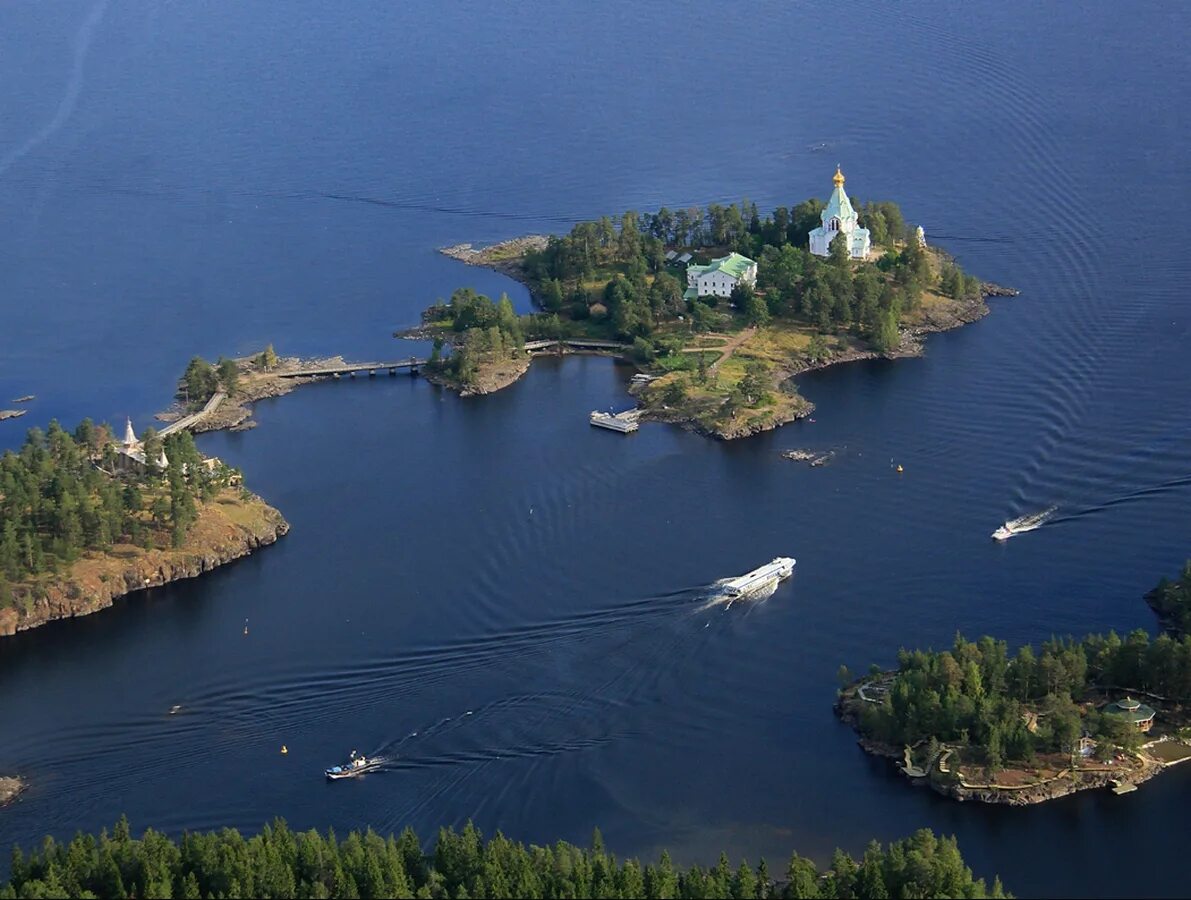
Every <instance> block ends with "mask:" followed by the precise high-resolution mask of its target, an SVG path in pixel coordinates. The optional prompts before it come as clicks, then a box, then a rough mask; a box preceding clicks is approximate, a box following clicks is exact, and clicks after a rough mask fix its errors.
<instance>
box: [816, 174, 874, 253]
mask: <svg viewBox="0 0 1191 900" xmlns="http://www.w3.org/2000/svg"><path fill="white" fill-rule="evenodd" d="M832 181H833V182H835V190H833V191H832V192H831V199H830V200H828V201H827V208H826V209H824V210H823V212H822V214H821V215H820V217H819V219H820V221H821V222H822V223H823V224H822V225H820V226H819V227H818V228H816V229H815V230H814V231H812V232H811V236H810V244H811V247H810V250H811V253H813V254H815V256H830V255H831V242H832V241H833V240H835V238H836V236H837V235H840V234H842V235H843V236H844V240H845V241H847V245H848V255H849V256H850V257H852V259H868V254H869V250H870V249H871V248H872V240H871V238H870V236H869V233H868V229H867V228H861V227H860V223H859V221H858V220H857V218H856V210H855V209H853V208H852V201H851V200H849V199H848V194H847V192H846V191H845V190H844V173H843V172H841V171H840V169H839V166H836V167H835V177H834V178H832Z"/></svg>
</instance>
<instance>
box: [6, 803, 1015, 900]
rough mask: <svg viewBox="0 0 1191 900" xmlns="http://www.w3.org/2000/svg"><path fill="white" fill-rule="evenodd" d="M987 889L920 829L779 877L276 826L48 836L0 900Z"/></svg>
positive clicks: (566, 849)
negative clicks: (250, 830) (65, 838)
mask: <svg viewBox="0 0 1191 900" xmlns="http://www.w3.org/2000/svg"><path fill="white" fill-rule="evenodd" d="M1008 896H1012V895H1010V894H1007V893H1006V892H1005V890H1004V888H1003V887H1002V885H1001V881H1000V879H999V878H994V879H993V882H992V884H991V886H990V885H986V883H985V882H984V880H983V879H977V878H975V877H974V875H973V873H972V870H971V869H970V868H969V867H968V866H967V865H966V864H965V862H964V860H963V857H962V856H961V855H960V851H959V847H958V845H957V843H956V840H955V838H954V837H937V836H936V835H935V834H934V833H933V832H931V831H930V830H929V829H925V828H924V829H920V830H919V831H917V832H915V833H914V834H913V835H912V836H910V837H908V838H905V839H903V840H898V841H892V842H890V843H889V844H888V845H881V844H879V843H878V842H876V841H872V842H870V843H869V845H868V847H867V848H866V849H865V851H864V854H863V856H862V857H861V858H860V859H859V860H856V859H853V858H852V857H851V856H850V855H848V854H847V853H845V852H843V851H842V850H836V851H835V853H834V855H833V856H832V858H831V862H830V864H829V865H828V866H827V867H825V868H822V869H820V868H819V867H818V866H816V865H815V863H814V862H812V861H811V860H809V859H807V858H805V857H802V856H799V855H798V853H793V854H791V857H790V859H789V862H788V863H787V865H786V867H785V870H784V871H783V872H773V873H771V872H770V870H769V866H768V865H767V863H766V862H765V860H764V859H762V860H760V861H759V863H758V864H757V865H756V866H755V867H754V866H752V865H751V864H750V863H749V862H748V861H747V860H741V862H740V863H739V864H738V865H736V866H733V865H732V864H731V863H730V861H729V860H728V857H727V855H726V854H724V853H721V854H720V857H719V862H718V863H717V864H716V865H714V866H707V867H704V866H699V865H693V866H689V867H682V866H678V865H675V864H674V862H673V861H672V859H671V858H670V854H669V853H668V852H666V851H662V853H661V855H660V857H659V859H658V861H657V862H656V863H648V862H647V863H642V862H641V861H639V860H637V859H635V858H628V859H619V858H617V857H616V856H615V855H614V854H612V853H609V852H608V850H607V849H606V848H605V846H604V840H603V837H602V836H601V835H600V832H599V830H598V829H596V831H595V833H594V834H593V835H592V841H591V848H590V849H587V848H582V847H578V846H576V845H574V844H570V843H567V842H565V841H558V842H556V843H554V844H552V845H549V846H544V847H539V846H535V845H530V846H526V845H525V844H523V843H520V842H518V841H511V840H509V839H508V838H506V837H505V836H504V835H502V834H501V833H500V832H497V833H496V835H495V836H493V837H491V838H488V839H485V838H484V835H483V834H481V833H480V831H479V830H478V829H476V828H475V827H474V826H473V825H472V824H471V823H470V822H469V823H468V824H467V825H466V826H464V828H463V829H462V830H461V831H458V832H457V831H455V830H454V829H453V828H441V829H439V831H438V834H437V836H436V839H435V841H434V844H433V846H432V847H430V848H427V847H424V846H423V843H422V841H421V839H420V838H419V837H418V835H417V834H416V833H415V832H414V831H413V830H412V829H411V828H408V827H407V828H406V829H405V830H404V831H402V832H401V833H400V834H399V835H393V834H390V835H388V836H387V837H385V836H382V835H380V834H377V833H376V832H375V831H373V830H372V829H371V828H369V829H368V830H367V831H365V832H359V831H351V832H348V833H347V835H345V836H343V837H342V838H340V837H337V836H336V835H335V833H334V832H333V831H327V832H326V833H325V834H323V833H320V832H318V831H315V830H313V829H311V830H309V831H304V832H295V831H291V830H290V828H289V827H288V826H287V825H286V823H285V821H284V820H283V819H275V820H274V821H273V822H272V823H271V824H268V825H265V826H264V828H262V829H261V831H260V832H259V833H258V834H255V835H250V836H248V837H247V838H245V837H244V836H243V835H241V834H240V832H239V831H238V830H236V829H232V828H224V829H222V830H220V831H218V832H214V831H209V832H189V833H187V834H186V835H184V836H183V837H182V838H181V839H180V840H175V839H172V838H170V837H168V836H167V835H165V834H162V833H161V832H157V831H154V830H152V829H149V830H147V831H146V832H145V833H144V834H143V835H142V836H141V837H140V838H135V837H133V835H132V833H131V828H130V826H129V823H128V820H127V819H126V818H123V817H122V818H121V819H120V820H119V821H118V822H117V823H116V824H115V826H114V827H113V828H112V830H111V831H110V832H109V831H108V830H107V829H104V830H103V831H101V832H100V833H99V834H98V835H92V834H88V835H84V834H81V833H80V834H78V835H76V836H75V837H74V839H73V840H71V841H70V842H69V843H59V842H57V841H55V840H54V839H53V838H52V837H47V838H46V839H45V840H44V841H43V842H42V844H41V845H40V847H39V848H37V849H36V850H34V851H32V852H30V853H28V854H26V853H25V852H23V851H22V850H21V849H20V848H16V849H14V850H13V856H12V866H11V874H10V876H9V880H8V882H7V883H0V900H5V898H14V900H15V898H17V897H97V898H104V900H106V898H117V897H194V898H198V897H229V898H238V897H259V898H288V897H299V898H306V897H310V898H314V897H344V898H347V897H366V898H372V897H418V898H448V897H492V898H509V897H610V898H620V897H626V898H637V897H681V898H696V897H699V898H720V897H722V898H735V900H753V898H804V897H807V898H834V897H972V898H982V897H993V898H1000V897H1008Z"/></svg>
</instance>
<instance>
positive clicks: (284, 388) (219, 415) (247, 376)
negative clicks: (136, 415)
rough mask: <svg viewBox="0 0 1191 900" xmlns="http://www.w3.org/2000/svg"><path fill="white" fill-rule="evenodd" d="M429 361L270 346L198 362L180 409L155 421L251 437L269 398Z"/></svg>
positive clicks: (190, 368) (181, 392)
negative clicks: (281, 350)
mask: <svg viewBox="0 0 1191 900" xmlns="http://www.w3.org/2000/svg"><path fill="white" fill-rule="evenodd" d="M424 364H425V360H421V359H416V358H412V357H411V358H408V359H397V360H389V361H383V362H358V363H352V362H347V361H345V360H344V359H343V357H342V356H328V357H320V358H317V359H300V358H298V357H296V356H289V357H282V356H278V355H277V353H276V352H274V350H273V345H272V344H269V345H268V346H267V347H265V349H264V350H262V351H261V352H260V353H256V354H253V355H251V356H244V357H239V358H236V359H228V358H226V357H222V356H221V357H220V358H219V359H218V360H217V361H216V362H215V363H214V364H212V363H210V362H208V361H207V360H205V359H203V358H202V357H201V356H195V357H193V358H192V359H191V360H190V363H189V364H188V365H187V367H186V371H185V373H184V374H183V376H182V378H181V379H180V380H179V381H178V384H177V390H176V393H175V400H176V402H175V404H174V406H173V407H172V408H171V409H169V410H167V411H165V412H160V413H158V414H157V416H156V417H155V418H157V420H158V421H161V422H167V423H169V424H168V425H166V427H165V429H163V433H164V432H167V431H179V430H182V429H185V430H187V431H191V432H194V433H199V432H204V431H219V430H221V429H230V430H232V431H246V430H247V429H249V428H254V427H255V426H256V422H254V421H253V420H252V418H251V416H252V404H254V403H255V402H256V401H258V400H264V399H266V398H269V397H280V396H282V395H284V394H288V393H289V392H290V391H292V390H294V389H295V388H297V387H300V386H302V385H304V384H313V383H315V382H319V381H323V380H325V379H338V378H340V377H342V376H344V375H347V376H350V377H355V376H356V375H357V374H365V375H375V374H376V373H377V372H382V373H383V372H388V373H389V374H390V375H392V374H396V373H397V372H398V371H405V372H410V373H411V374H417V373H418V371H419V369H420V368H421V367H422V366H423V365H424Z"/></svg>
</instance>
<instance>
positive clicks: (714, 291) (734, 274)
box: [684, 253, 757, 300]
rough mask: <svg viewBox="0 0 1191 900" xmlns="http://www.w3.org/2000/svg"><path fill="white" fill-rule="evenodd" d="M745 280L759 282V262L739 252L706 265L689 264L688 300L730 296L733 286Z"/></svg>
mask: <svg viewBox="0 0 1191 900" xmlns="http://www.w3.org/2000/svg"><path fill="white" fill-rule="evenodd" d="M741 282H744V283H745V284H750V285H753V284H756V283H757V263H756V261H754V260H751V259H749V258H748V257H747V256H741V255H740V254H739V253H729V254H728V255H727V256H721V257H720V258H719V259H713V260H712V261H711V263H710V264H708V265H706V266H687V267H686V283H687V289H686V294H684V296H685V297H686V299H687V300H694V299H696V298H698V297H730V296H731V295H732V288H734V287H736V285H738V284H740V283H741Z"/></svg>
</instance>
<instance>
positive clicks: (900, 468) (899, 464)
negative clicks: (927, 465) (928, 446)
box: [897, 463, 905, 472]
mask: <svg viewBox="0 0 1191 900" xmlns="http://www.w3.org/2000/svg"><path fill="white" fill-rule="evenodd" d="M897 470H898V471H899V472H904V471H905V469H903V468H902V467H901V463H898V466H897Z"/></svg>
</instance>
